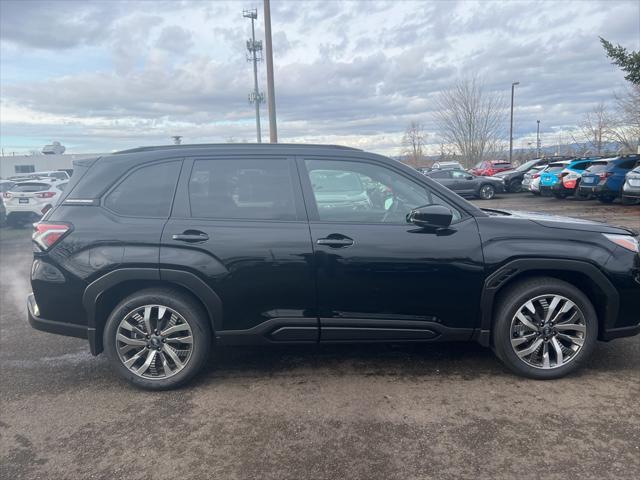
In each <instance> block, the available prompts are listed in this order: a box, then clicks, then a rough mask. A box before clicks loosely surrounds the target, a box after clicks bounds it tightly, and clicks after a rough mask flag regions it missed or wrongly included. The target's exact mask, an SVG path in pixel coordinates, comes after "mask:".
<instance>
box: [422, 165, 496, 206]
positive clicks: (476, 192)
mask: <svg viewBox="0 0 640 480" xmlns="http://www.w3.org/2000/svg"><path fill="white" fill-rule="evenodd" d="M426 175H427V177H429V178H433V179H434V180H435V181H436V182H438V183H441V184H442V185H444V186H445V187H447V188H448V189H449V190H453V191H454V192H456V193H457V194H458V195H460V196H463V197H476V198H480V199H482V200H491V199H492V198H493V197H494V196H495V194H496V193H502V192H504V191H505V189H504V181H503V180H502V179H500V178H494V177H480V176H478V175H474V174H472V173H470V172H466V171H464V170H433V171H431V172H429V173H427V174H426Z"/></svg>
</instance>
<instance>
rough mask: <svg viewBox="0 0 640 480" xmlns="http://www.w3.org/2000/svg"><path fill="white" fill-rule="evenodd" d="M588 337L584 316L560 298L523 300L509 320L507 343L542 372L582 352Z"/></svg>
mask: <svg viewBox="0 0 640 480" xmlns="http://www.w3.org/2000/svg"><path fill="white" fill-rule="evenodd" d="M586 335H587V325H586V322H585V318H584V314H583V313H582V311H581V310H580V308H579V307H578V306H577V305H576V304H575V303H574V302H572V301H571V300H569V299H568V298H566V297H563V296H561V295H555V294H548V295H540V296H537V297H535V298H532V299H531V300H528V301H526V302H525V303H524V304H523V305H522V306H521V307H520V308H518V310H517V312H516V314H515V315H514V316H513V319H512V320H511V330H510V340H511V347H512V348H513V351H514V352H515V354H516V355H517V356H518V357H519V358H520V359H521V360H522V361H523V362H525V363H526V364H527V365H530V366H532V367H535V368H540V369H544V370H549V369H554V368H558V367H562V366H564V365H566V364H567V363H569V362H570V361H572V360H573V359H574V358H575V357H576V356H577V355H578V352H580V350H581V349H582V347H583V345H584V342H585V338H586Z"/></svg>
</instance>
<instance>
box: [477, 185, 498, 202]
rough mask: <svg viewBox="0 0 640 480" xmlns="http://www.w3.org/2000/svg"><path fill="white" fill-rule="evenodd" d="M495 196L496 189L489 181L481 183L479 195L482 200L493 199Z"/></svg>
mask: <svg viewBox="0 0 640 480" xmlns="http://www.w3.org/2000/svg"><path fill="white" fill-rule="evenodd" d="M495 196H496V189H495V187H494V186H493V185H490V184H488V183H485V184H483V185H480V188H479V189H478V197H479V198H480V199H481V200H491V199H492V198H493V197H495Z"/></svg>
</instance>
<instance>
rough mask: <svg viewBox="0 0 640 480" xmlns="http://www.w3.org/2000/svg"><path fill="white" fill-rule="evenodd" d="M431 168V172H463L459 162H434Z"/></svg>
mask: <svg viewBox="0 0 640 480" xmlns="http://www.w3.org/2000/svg"><path fill="white" fill-rule="evenodd" d="M432 168H433V170H449V169H452V170H464V168H463V167H462V165H460V162H436V163H434V164H433V167H432Z"/></svg>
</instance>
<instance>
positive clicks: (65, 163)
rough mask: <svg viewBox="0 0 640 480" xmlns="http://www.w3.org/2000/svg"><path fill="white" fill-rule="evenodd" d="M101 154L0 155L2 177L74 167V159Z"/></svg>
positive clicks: (0, 175) (0, 173) (0, 174)
mask: <svg viewBox="0 0 640 480" xmlns="http://www.w3.org/2000/svg"><path fill="white" fill-rule="evenodd" d="M100 155H102V154H101V153H88V154H82V155H65V154H49V155H8V156H3V157H0V178H8V177H12V176H13V175H19V174H21V173H29V172H42V171H47V170H61V169H67V168H73V161H74V160H81V159H83V158H93V157H99V156H100Z"/></svg>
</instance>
